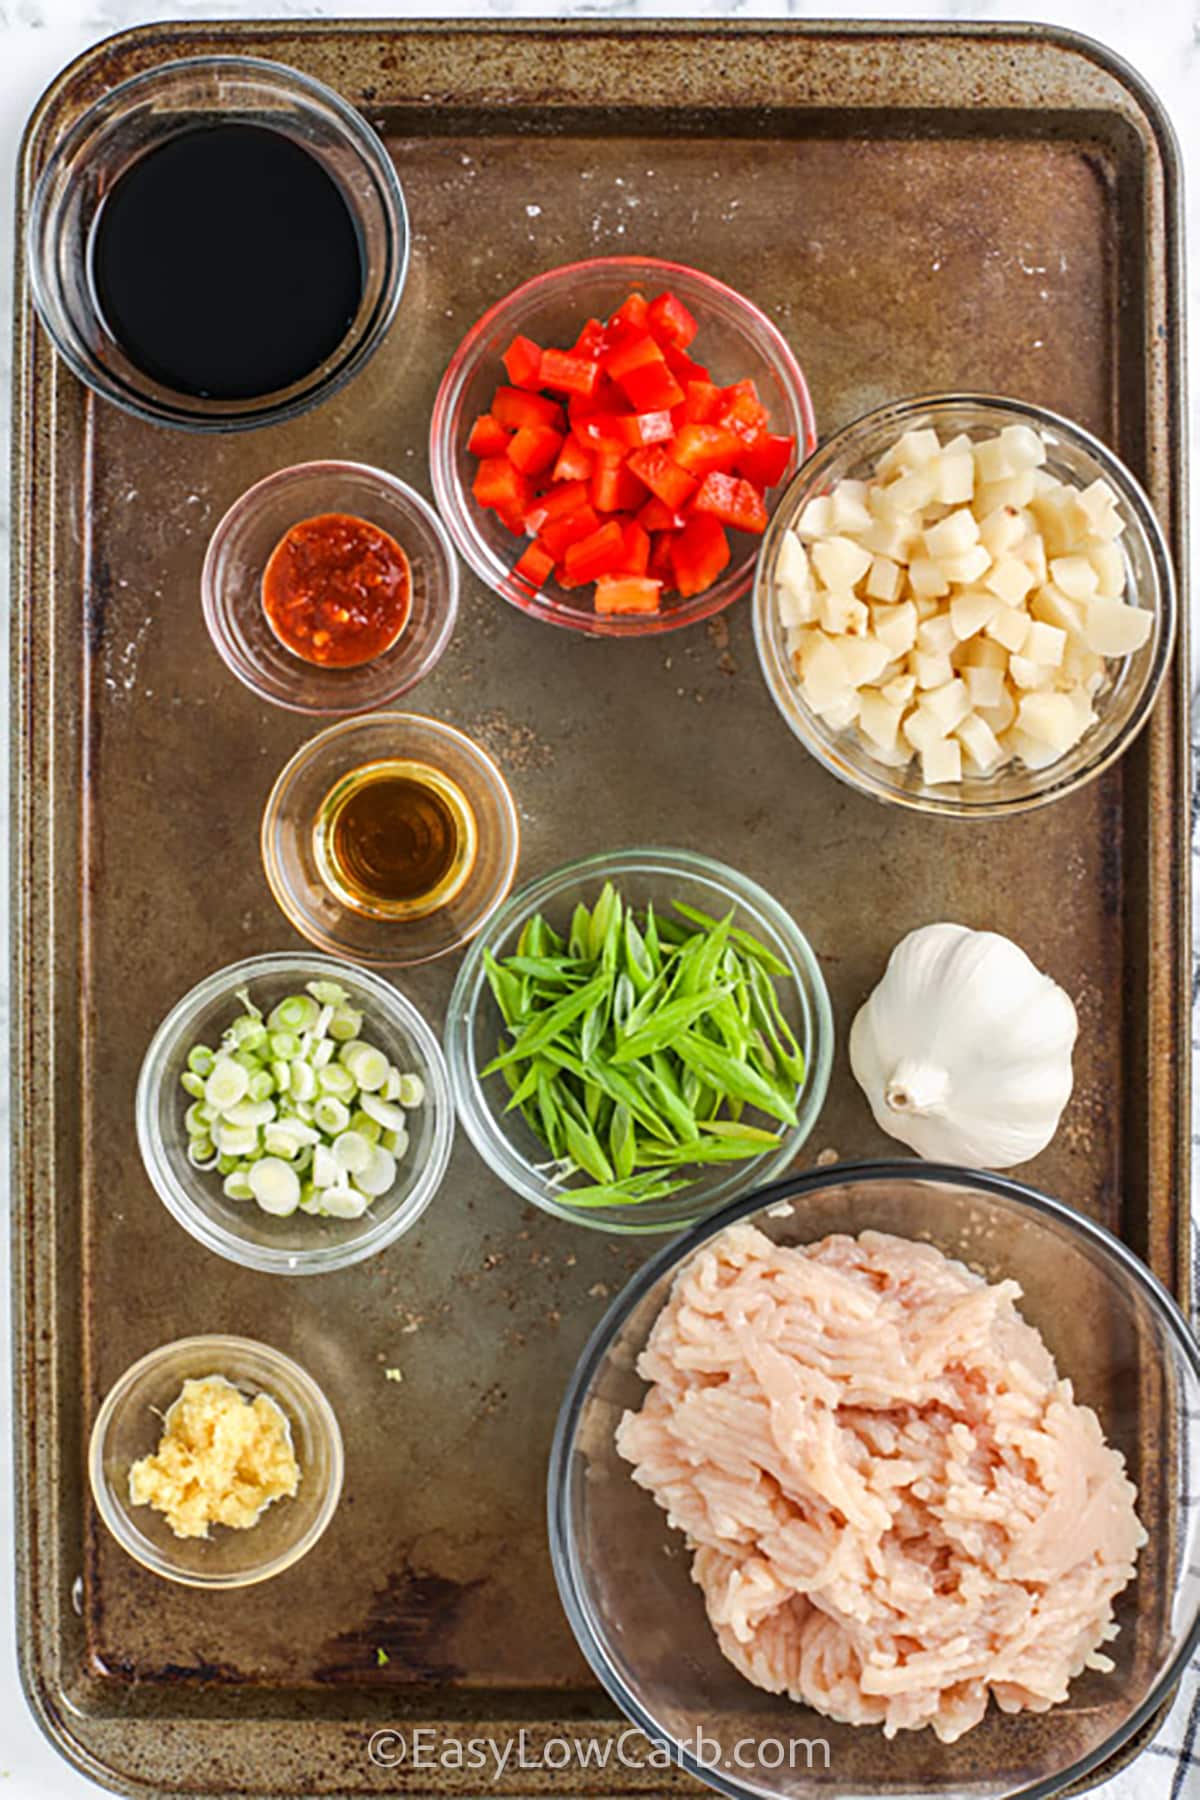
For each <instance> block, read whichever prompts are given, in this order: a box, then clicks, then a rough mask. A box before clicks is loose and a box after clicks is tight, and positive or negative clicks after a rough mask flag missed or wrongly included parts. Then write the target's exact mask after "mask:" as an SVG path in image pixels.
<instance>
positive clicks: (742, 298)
mask: <svg viewBox="0 0 1200 1800" xmlns="http://www.w3.org/2000/svg"><path fill="white" fill-rule="evenodd" d="M610 270H611V271H612V272H614V273H620V272H621V271H622V270H627V271H628V272H629V275H630V277H631V279H632V277H633V275H634V273H635V272H636V271H653V272H656V273H660V274H661V275H662V276H663V278H664V280H669V279H670V278H672V277H678V276H680V275H682V276H684V277H685V278H686V279H687V280H689V281H694V282H696V283H698V284H699V285H700V286H701V287H702V288H706V289H708V290H709V292H710V293H711V294H712V295H713V296H715V297H719V298H721V299H722V300H725V301H728V302H731V303H732V304H733V305H734V306H736V307H737V308H738V309H739V310H740V311H741V312H743V313H744V314H746V315H748V316H749V318H750V319H751V321H752V322H753V323H754V324H755V326H757V327H758V328H759V329H760V330H761V331H763V333H764V334H765V335H766V337H767V339H768V341H769V342H770V344H771V348H772V360H774V361H775V362H776V364H777V366H778V368H779V370H780V374H781V379H782V380H783V384H784V386H785V387H787V388H789V389H790V390H791V391H792V394H793V397H794V399H795V402H796V411H797V413H798V415H799V419H800V422H801V426H802V438H803V442H802V443H799V444H798V445H797V453H798V454H800V455H803V453H804V450H805V448H806V447H807V446H810V445H811V446H812V449H813V450H815V449H816V447H817V424H816V414H815V411H814V408H813V401H812V393H811V390H810V389H809V385H808V380H807V378H806V376H805V374H804V370H803V368H802V367H801V364H800V359H799V358H798V356H797V355H796V353H795V351H794V350H793V349H792V347H791V345H790V344H789V343H788V341H787V339H786V338H785V337H784V335H783V332H782V331H781V330H780V328H779V326H778V325H776V323H775V321H774V320H773V319H771V318H770V317H769V316H768V315H767V314H766V313H765V312H764V311H763V310H762V308H761V307H760V306H759V305H757V303H756V302H755V301H753V300H751V299H749V298H748V297H747V296H746V295H745V294H743V293H741V292H740V291H739V290H738V289H737V288H735V287H731V286H730V284H729V283H728V282H726V281H722V280H720V278H719V277H718V276H716V275H710V274H708V273H707V271H706V270H704V269H697V268H695V267H694V266H693V265H692V264H691V263H681V262H676V261H673V260H671V259H669V258H666V257H659V256H633V255H629V254H625V255H620V256H588V257H583V258H580V259H579V260H577V261H575V262H569V263H559V264H557V265H556V266H555V267H554V268H552V269H542V270H540V271H539V272H538V274H536V275H531V276H529V277H528V278H527V279H526V280H525V281H522V282H518V284H517V286H516V287H513V288H510V289H509V290H508V292H507V293H505V294H502V295H501V297H500V298H499V299H498V300H495V301H493V303H492V305H491V306H490V307H488V309H487V311H486V312H484V313H483V314H481V316H480V317H479V318H478V319H477V320H476V322H475V323H474V325H472V326H471V328H470V330H469V331H467V332H466V333H465V335H464V336H463V338H462V339H461V341H460V342H459V345H458V348H457V349H456V350H455V352H454V354H453V356H452V357H451V359H450V361H449V363H448V364H447V366H446V372H445V374H444V375H443V376H442V379H441V381H440V382H439V383H438V389H437V393H436V395H435V396H434V402H433V410H432V412H431V414H430V425H429V473H430V479H431V481H432V483H433V491H434V495H435V497H436V500H437V504H438V507H439V509H440V510H441V512H442V513H443V514H444V515H445V519H446V526H447V529H448V531H449V533H450V536H451V537H452V538H453V540H454V544H455V548H456V549H457V550H458V553H459V555H460V556H461V557H462V558H463V561H464V562H465V563H466V564H467V566H468V567H469V568H470V570H471V572H472V573H473V574H474V575H475V576H476V577H477V579H478V580H480V581H482V582H483V584H484V585H485V586H486V587H487V588H488V590H489V591H490V592H491V593H493V594H495V595H496V596H497V598H498V599H501V600H503V601H504V602H505V603H506V604H507V605H509V606H511V607H513V608H515V610H516V611H517V612H521V613H525V614H526V615H527V616H528V617H530V618H533V619H536V620H538V622H539V623H541V624H545V625H555V626H558V627H559V628H560V629H562V630H566V631H579V632H582V633H583V634H584V635H585V636H593V637H615V638H639V637H646V636H651V635H656V636H665V635H666V634H667V633H668V632H671V631H679V630H682V629H683V628H684V627H685V626H688V625H698V624H701V623H702V622H703V621H704V620H705V619H710V618H712V617H714V616H715V615H716V614H717V613H721V612H724V611H725V609H726V607H728V606H732V605H733V603H734V601H735V600H739V599H741V598H742V596H743V595H744V594H746V593H747V592H748V591H749V590H750V588H751V586H752V584H753V581H754V575H755V563H754V562H753V561H750V562H749V563H748V565H747V567H746V570H745V572H744V574H743V576H742V577H741V578H740V579H739V580H738V582H737V584H736V585H735V586H733V587H731V589H730V591H729V593H728V594H720V588H721V585H722V582H721V580H718V581H716V582H714V583H713V585H712V588H711V589H708V590H706V592H705V593H704V594H696V595H694V596H693V597H692V598H691V599H690V600H688V601H685V602H684V603H683V604H682V605H681V606H680V607H679V608H678V609H677V610H676V613H674V614H672V615H670V617H669V622H663V623H659V624H657V625H654V626H650V627H648V626H647V624H646V622H645V619H644V618H642V619H639V617H638V616H637V615H630V616H629V617H622V616H621V615H614V616H613V617H611V618H604V617H593V616H592V615H590V614H582V613H580V614H578V615H576V616H571V617H567V616H565V614H564V609H563V608H562V607H561V606H558V605H552V604H550V603H548V602H546V601H543V600H542V599H541V597H540V596H539V595H536V594H533V595H530V596H529V597H528V599H517V598H515V597H514V596H513V595H510V594H508V593H506V592H505V591H504V590H503V589H502V588H500V587H498V586H497V585H496V584H495V582H494V581H493V579H492V577H491V575H490V574H489V573H485V572H484V570H483V568H482V566H481V563H482V558H481V557H480V556H479V555H478V553H477V542H478V534H477V532H476V530H475V528H474V520H473V518H472V515H471V512H470V509H469V507H468V506H467V505H466V504H465V503H464V504H462V505H460V504H459V500H458V495H457V491H456V489H457V482H456V479H455V474H454V445H453V444H452V443H451V440H450V429H449V411H450V402H451V398H452V397H453V396H455V395H456V393H457V389H458V387H459V385H460V384H461V382H462V380H463V378H464V375H465V371H466V369H467V367H468V365H469V364H470V363H471V362H472V360H473V359H474V357H475V355H476V353H477V351H478V348H479V345H480V343H481V342H482V340H483V339H484V337H485V336H486V335H487V333H488V332H489V331H490V330H492V329H493V328H494V327H495V326H496V325H497V324H499V323H500V322H501V321H502V320H503V319H504V318H505V317H506V315H507V314H508V312H509V310H510V309H511V308H512V307H513V306H514V305H517V304H519V303H521V302H523V301H524V300H525V299H527V298H533V297H535V296H536V295H537V294H538V293H539V292H540V291H541V290H542V289H543V288H546V287H549V286H550V285H551V284H552V283H554V282H559V281H562V280H564V279H565V278H567V277H570V276H576V277H587V276H590V275H593V274H597V273H600V272H608V271H610ZM701 328H702V329H703V323H702V324H701ZM810 453H811V452H810ZM802 467H803V461H801V462H800V463H798V464H797V469H796V473H797V474H798V473H799V471H800V469H801V468H802ZM789 486H790V483H789ZM786 493H787V489H785V490H784V494H786ZM781 499H782V496H781ZM776 504H777V505H778V504H779V502H776ZM708 593H713V594H718V595H719V598H717V599H715V600H711V601H709V603H708V604H707V605H706V604H705V598H706V594H708ZM663 618H664V620H666V618H667V615H663Z"/></svg>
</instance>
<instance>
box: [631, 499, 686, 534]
mask: <svg viewBox="0 0 1200 1800" xmlns="http://www.w3.org/2000/svg"><path fill="white" fill-rule="evenodd" d="M637 517H638V524H639V525H641V526H643V527H644V528H645V529H646V530H647V531H649V532H653V533H657V532H664V531H682V530H683V528H684V526H685V525H686V524H687V516H686V514H684V513H681V512H676V510H675V508H674V507H672V506H664V505H663V503H662V501H661V500H659V499H658V498H657V497H656V496H655V495H654V494H651V496H650V498H649V499H648V500H647V502H646V504H645V506H643V507H642V509H641V511H640V512H639V513H638V516H637Z"/></svg>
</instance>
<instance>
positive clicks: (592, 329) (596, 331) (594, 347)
mask: <svg viewBox="0 0 1200 1800" xmlns="http://www.w3.org/2000/svg"><path fill="white" fill-rule="evenodd" d="M607 348H608V333H607V331H606V329H605V327H604V325H603V324H602V323H601V321H600V320H599V319H589V320H588V322H587V324H586V325H585V326H584V328H583V330H582V331H581V332H580V334H579V336H578V337H577V338H576V339H575V342H574V344H573V345H572V351H571V353H572V355H574V356H586V357H587V359H588V361H589V362H599V361H600V358H601V357H602V356H603V354H604V352H605V350H607Z"/></svg>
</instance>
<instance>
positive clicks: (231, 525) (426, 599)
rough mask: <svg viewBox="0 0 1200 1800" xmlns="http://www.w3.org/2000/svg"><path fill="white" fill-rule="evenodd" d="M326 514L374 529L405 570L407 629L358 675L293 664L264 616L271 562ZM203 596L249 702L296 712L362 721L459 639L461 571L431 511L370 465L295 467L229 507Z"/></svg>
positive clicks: (299, 661)
mask: <svg viewBox="0 0 1200 1800" xmlns="http://www.w3.org/2000/svg"><path fill="white" fill-rule="evenodd" d="M321 513H349V514H351V515H352V516H354V517H356V518H360V519H366V520H367V521H368V522H369V523H370V524H372V525H378V526H379V528H380V530H381V531H386V532H388V533H390V535H391V536H392V537H393V538H395V540H396V542H397V543H398V544H399V546H400V548H401V549H402V550H403V551H404V553H405V555H406V556H407V557H408V561H409V568H410V571H411V577H412V589H411V596H410V601H411V604H410V609H409V615H408V619H407V620H406V622H405V626H404V629H403V631H402V632H401V633H400V635H399V637H398V638H397V639H396V641H395V643H393V644H391V645H389V646H388V648H387V649H386V650H382V651H380V653H379V655H378V656H375V657H372V659H371V661H370V662H367V663H362V664H360V665H359V666H358V667H357V668H345V669H343V668H323V667H321V666H320V665H319V664H317V663H310V662H306V661H305V659H304V658H303V657H301V656H297V655H295V654H294V652H293V651H291V650H289V649H288V648H287V647H286V645H285V644H284V643H283V642H282V641H281V640H280V639H279V638H278V637H277V636H276V634H275V632H274V631H273V630H272V628H271V624H270V621H269V620H268V618H267V615H266V611H265V609H264V607H263V602H262V581H263V573H264V571H265V569H266V566H267V563H268V561H269V559H270V556H271V552H272V551H273V550H274V549H275V546H276V545H277V544H278V543H279V540H280V539H281V538H282V537H283V536H285V534H286V533H287V532H288V531H290V530H291V528H292V526H293V525H297V524H299V523H300V521H301V520H303V519H311V518H314V517H316V516H317V515H319V514H321ZM200 590H201V598H202V601H203V605H204V622H205V624H206V625H207V626H208V630H209V635H210V636H211V638H212V641H213V643H214V644H215V645H216V647H217V650H218V651H219V653H220V655H221V657H222V659H223V660H224V662H225V665H226V667H227V668H229V669H231V670H232V672H233V673H234V674H235V675H236V676H237V678H238V680H239V681H241V682H244V683H245V685H246V686H247V687H248V688H249V689H250V690H251V692H252V693H255V694H257V695H258V696H259V698H260V699H261V700H269V701H271V702H272V703H273V704H274V705H276V706H286V707H289V708H290V709H291V710H292V711H293V712H302V713H318V714H330V713H356V712H363V711H367V710H370V709H371V708H373V707H378V706H383V705H386V704H387V703H388V702H389V701H391V700H396V699H398V698H399V696H400V695H401V694H404V693H407V692H408V690H409V688H411V687H414V686H415V685H416V683H417V682H418V681H420V680H422V679H423V678H424V676H426V675H428V673H429V671H430V670H431V669H432V668H433V666H434V664H435V663H436V662H437V660H438V658H439V657H440V656H441V654H442V652H443V650H445V648H446V645H447V644H448V643H449V642H450V635H451V633H452V632H453V630H454V620H455V617H456V614H457V612H458V562H457V559H456V557H455V555H454V551H453V549H452V548H451V545H450V540H449V538H448V537H447V536H446V532H445V530H444V528H443V526H442V522H441V520H440V519H439V518H438V516H437V514H436V513H435V512H434V510H433V508H432V507H431V506H430V505H429V503H428V501H426V500H423V499H422V498H421V496H420V494H418V493H415V492H414V490H413V489H412V488H410V487H409V486H408V485H407V483H405V482H403V481H401V480H399V479H398V477H396V476H395V475H389V474H387V473H386V472H385V471H384V470H383V469H372V468H369V467H367V465H366V464H364V463H350V462H313V463H298V464H296V465H295V467H293V468H290V469H279V470H277V471H276V473H275V474H274V475H268V476H267V477H266V478H265V479H264V480H262V481H258V482H256V483H255V484H254V486H253V487H252V488H248V489H247V490H246V492H245V493H244V494H243V495H242V496H241V498H240V500H236V501H235V502H234V504H233V505H232V506H231V507H230V509H229V511H228V512H227V513H226V514H225V517H224V518H223V519H222V520H221V522H220V524H219V525H218V526H217V528H216V530H215V531H214V532H213V534H212V538H211V539H210V541H209V546H208V551H207V553H206V555H205V558H204V569H203V572H202V574H201V577H200Z"/></svg>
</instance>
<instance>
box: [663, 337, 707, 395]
mask: <svg viewBox="0 0 1200 1800" xmlns="http://www.w3.org/2000/svg"><path fill="white" fill-rule="evenodd" d="M663 361H664V362H665V363H666V365H667V367H668V369H670V371H671V373H672V375H673V376H674V377H675V379H676V381H677V382H678V383H679V385H680V386H681V387H684V388H686V387H687V384H688V382H689V381H711V380H712V376H711V375H710V374H709V372H708V370H707V369H706V368H705V367H704V364H703V363H698V362H693V361H692V359H691V357H690V356H688V355H687V354H686V353H685V352H684V351H683V350H680V349H679V348H678V347H677V346H676V345H675V344H664V345H663Z"/></svg>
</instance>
